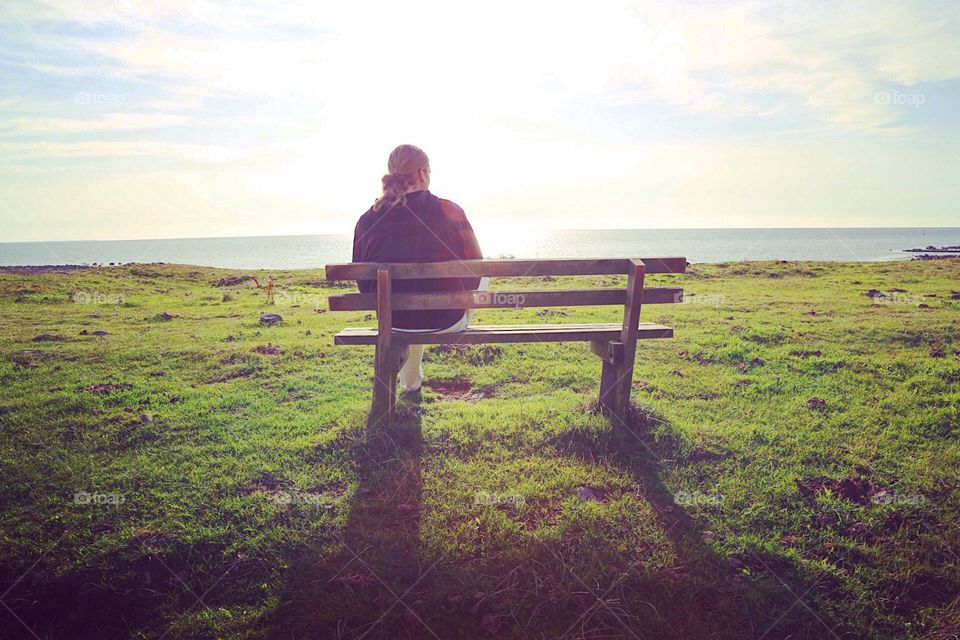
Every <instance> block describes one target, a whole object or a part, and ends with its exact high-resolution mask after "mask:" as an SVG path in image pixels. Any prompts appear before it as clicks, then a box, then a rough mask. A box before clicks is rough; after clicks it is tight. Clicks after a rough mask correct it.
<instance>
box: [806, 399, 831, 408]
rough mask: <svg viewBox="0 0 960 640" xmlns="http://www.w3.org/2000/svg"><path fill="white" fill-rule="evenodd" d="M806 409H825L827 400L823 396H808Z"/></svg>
mask: <svg viewBox="0 0 960 640" xmlns="http://www.w3.org/2000/svg"><path fill="white" fill-rule="evenodd" d="M807 408H808V409H826V408H827V401H826V400H824V399H823V398H810V399H809V400H807Z"/></svg>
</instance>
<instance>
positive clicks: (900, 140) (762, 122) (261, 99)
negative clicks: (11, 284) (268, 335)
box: [0, 0, 960, 242]
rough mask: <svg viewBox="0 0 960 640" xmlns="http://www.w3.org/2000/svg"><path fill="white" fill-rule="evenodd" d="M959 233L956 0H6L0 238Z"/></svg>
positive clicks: (959, 18)
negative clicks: (658, 231)
mask: <svg viewBox="0 0 960 640" xmlns="http://www.w3.org/2000/svg"><path fill="white" fill-rule="evenodd" d="M401 143H410V144H415V145H417V146H419V147H421V148H422V149H424V150H425V151H426V152H427V154H428V155H429V156H430V165H431V173H432V175H431V180H432V182H431V185H430V189H431V191H433V192H434V193H435V194H437V195H439V196H441V197H445V198H449V199H451V200H453V201H455V202H457V203H458V204H460V206H462V207H463V208H464V209H465V211H466V212H467V215H468V217H469V218H470V220H471V221H472V223H473V225H474V227H476V228H477V229H478V230H480V231H484V232H486V233H490V232H498V233H505V234H507V233H530V232H534V231H535V230H536V229H537V228H684V227H694V228H715V227H857V226H960V215H958V210H960V2H956V1H955V0H947V1H943V2H939V1H936V0H919V1H917V2H900V1H896V0H883V1H877V2H870V1H863V2H858V1H855V0H846V1H844V0H812V1H810V2H793V1H791V2H769V1H757V2H693V1H682V2H670V3H667V2H647V1H642V0H641V1H631V2H620V1H607V0H591V1H590V2H586V1H578V2H563V1H556V0H551V1H541V0H531V1H528V2H520V1H518V0H511V1H510V2H507V1H503V0H489V1H487V2H483V3H469V4H468V3H455V2H449V1H447V2H441V1H436V2H432V1H428V2H420V1H416V0H411V1H409V2H386V1H376V2H365V1H363V0H358V1H355V2H343V1H338V2H335V3H333V2H331V3H328V2H322V1H321V2H293V3H283V4H280V3H273V2H250V1H246V0H238V1H236V2H230V3H217V2H181V1H179V0H162V1H160V2H151V1H137V0H113V1H111V2H100V1H99V0H58V1H57V2H49V3H47V2H21V1H19V0H3V2H2V3H0V241H7V242H13V241H45V240H112V239H130V238H171V237H208V236H245V235H286V234H310V233H351V232H352V230H353V226H354V224H355V222H356V219H357V218H358V216H359V215H360V214H361V213H363V212H364V211H365V210H366V209H367V208H368V207H369V206H370V204H371V203H372V202H373V200H374V199H375V198H376V196H377V195H378V193H379V189H380V178H381V176H382V175H383V173H384V172H385V171H386V160H387V156H388V155H389V153H390V151H391V150H392V149H393V148H394V147H395V146H396V145H398V144H401Z"/></svg>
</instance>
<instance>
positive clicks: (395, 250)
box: [353, 189, 483, 329]
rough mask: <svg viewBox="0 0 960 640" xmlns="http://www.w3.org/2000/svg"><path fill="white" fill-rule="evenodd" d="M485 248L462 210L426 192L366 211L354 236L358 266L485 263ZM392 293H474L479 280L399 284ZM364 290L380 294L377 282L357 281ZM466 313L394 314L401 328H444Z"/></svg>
mask: <svg viewBox="0 0 960 640" xmlns="http://www.w3.org/2000/svg"><path fill="white" fill-rule="evenodd" d="M482 258H483V254H482V253H481V251H480V245H479V244H478V243H477V237H476V235H475V234H474V233H473V228H472V227H471V226H470V223H469V222H468V221H467V216H466V214H465V213H464V212H463V209H461V208H460V207H458V206H457V205H456V204H454V203H453V202H450V201H449V200H443V199H441V198H438V197H437V196H435V195H433V194H432V193H430V191H428V190H426V189H424V190H422V191H414V192H413V193H408V194H407V196H406V198H405V202H401V203H399V204H397V205H394V206H393V207H389V208H384V209H381V210H380V211H374V210H373V209H372V208H371V209H369V210H367V212H366V213H364V214H363V215H362V216H360V220H359V221H358V222H357V228H356V230H355V231H354V234H353V261H354V262H447V261H451V260H473V259H482ZM392 284H393V290H394V291H396V292H404V291H434V292H436V291H472V290H475V289H476V288H477V287H478V286H479V285H480V278H429V279H428V278H424V279H417V280H394V281H393V283H392ZM357 285H358V286H359V287H360V291H361V292H363V293H371V292H374V291H376V290H377V284H376V282H375V281H373V280H360V281H358V282H357ZM463 314H464V309H440V310H432V311H394V312H393V326H395V327H398V328H401V329H445V328H447V327H449V326H452V325H454V324H456V323H457V322H459V321H460V320H461V319H462V318H463Z"/></svg>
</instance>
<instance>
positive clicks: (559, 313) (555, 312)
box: [537, 309, 570, 318]
mask: <svg viewBox="0 0 960 640" xmlns="http://www.w3.org/2000/svg"><path fill="white" fill-rule="evenodd" d="M537 315H538V316H540V317H541V318H566V317H567V316H569V315H570V312H569V311H568V310H566V309H541V310H540V311H537Z"/></svg>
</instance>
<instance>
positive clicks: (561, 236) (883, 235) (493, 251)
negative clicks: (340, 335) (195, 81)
mask: <svg viewBox="0 0 960 640" xmlns="http://www.w3.org/2000/svg"><path fill="white" fill-rule="evenodd" d="M478 239H479V241H480V246H481V247H482V248H483V252H484V255H485V257H487V258H611V257H618V258H623V257H637V258H643V257H656V256H683V257H685V258H687V260H688V261H690V262H732V261H741V260H825V261H835V262H876V261H883V260H908V259H910V258H911V257H912V256H913V255H915V254H911V253H907V252H905V251H904V250H905V249H913V248H926V247H928V246H931V245H932V246H937V247H939V246H952V245H960V227H950V228H945V227H937V228H934V227H917V228H903V227H884V228H849V227H845V228H836V229H826V228H823V229H813V228H804V229H588V230H582V229H580V230H570V229H566V230H542V231H536V232H522V233H520V232H514V233H502V232H501V233H487V234H484V233H478ZM350 259H351V238H350V237H349V236H346V235H336V234H328V235H299V236H259V237H223V238H175V239H159V240H105V241H58V242H12V243H11V242H2V243H0V265H3V266H23V265H62V264H75V265H89V264H100V265H109V264H111V263H112V264H126V263H129V262H141V263H143V262H167V263H180V264H193V265H202V266H210V267H225V268H235V269H304V268H317V267H322V266H324V265H325V264H330V263H337V262H349V261H350Z"/></svg>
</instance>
